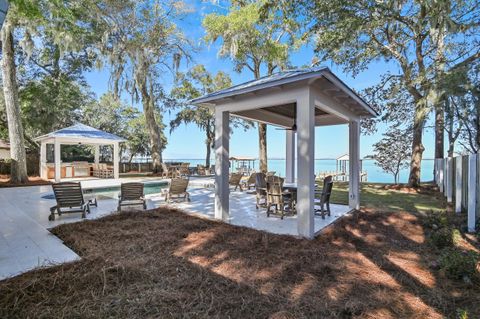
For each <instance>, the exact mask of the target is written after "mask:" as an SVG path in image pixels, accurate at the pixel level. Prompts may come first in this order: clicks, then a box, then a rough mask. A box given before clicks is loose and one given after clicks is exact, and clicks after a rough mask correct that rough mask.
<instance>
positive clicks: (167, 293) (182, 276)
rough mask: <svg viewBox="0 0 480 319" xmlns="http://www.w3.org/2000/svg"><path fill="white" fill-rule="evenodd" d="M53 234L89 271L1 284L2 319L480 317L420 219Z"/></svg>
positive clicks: (132, 219) (174, 216)
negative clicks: (276, 229)
mask: <svg viewBox="0 0 480 319" xmlns="http://www.w3.org/2000/svg"><path fill="white" fill-rule="evenodd" d="M53 232H54V233H55V234H56V235H57V236H59V237H60V238H62V239H63V240H64V241H65V243H66V244H67V245H68V246H69V247H71V248H72V249H74V250H75V251H76V252H78V253H79V254H80V255H81V256H82V260H81V261H78V262H75V263H70V264H65V265H61V266H56V267H52V268H47V269H41V270H37V271H33V272H29V273H26V274H24V275H21V276H18V277H15V278H12V279H9V280H6V281H3V282H0V317H1V318H33V317H39V318H62V317H69V318H79V317H83V318H87V317H88V318H94V317H95V318H97V317H101V318H106V317H122V318H149V317H150V318H152V317H155V318H157V317H158V318H165V317H177V318H178V317H197V318H228V317H231V318H313V317H316V318H319V317H328V318H429V319H433V318H442V317H444V316H448V317H452V318H454V317H455V316H456V313H457V311H458V309H465V310H468V312H469V315H470V317H469V318H479V317H480V307H479V306H478V305H480V286H479V283H478V281H477V280H476V279H475V281H474V283H473V285H470V286H467V285H466V284H464V283H460V282H453V281H450V280H448V279H446V278H444V277H443V276H442V275H441V273H440V272H439V271H437V270H431V269H430V268H429V267H428V265H429V264H430V262H432V260H435V258H436V257H437V256H436V254H437V252H436V251H435V250H432V248H431V247H430V246H429V245H427V244H426V242H425V230H424V229H423V226H422V220H421V217H417V216H414V215H412V214H408V213H380V212H357V213H355V214H353V215H351V216H347V217H345V218H343V219H341V220H340V221H339V222H337V223H336V224H335V225H334V226H333V227H330V228H328V229H327V230H326V231H325V232H324V233H323V234H322V235H321V236H319V237H318V238H317V239H315V240H312V241H308V240H301V239H294V238H292V237H289V236H280V235H272V234H266V233H263V232H259V231H255V230H252V229H247V228H242V227H236V226H232V225H228V224H224V223H219V222H215V221H210V220H205V219H201V218H197V217H193V216H189V215H187V214H184V213H181V212H178V211H176V210H173V209H168V208H160V209H157V210H153V211H147V212H137V213H135V212H130V213H121V214H116V215H111V216H107V217H105V218H103V219H99V220H90V221H85V222H80V223H75V224H66V225H61V226H58V227H56V228H55V229H53Z"/></svg>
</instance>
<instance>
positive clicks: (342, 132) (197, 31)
mask: <svg viewBox="0 0 480 319" xmlns="http://www.w3.org/2000/svg"><path fill="white" fill-rule="evenodd" d="M190 2H191V3H190V6H191V7H192V13H189V14H188V15H187V16H185V18H184V19H183V21H181V22H180V23H179V27H180V28H181V29H182V30H183V31H184V33H185V34H186V35H187V37H189V38H190V39H191V40H192V41H193V42H194V43H195V45H197V46H198V47H199V51H198V52H197V53H195V54H194V56H193V61H192V62H190V63H189V65H185V64H184V65H183V66H182V67H183V69H188V68H190V67H192V66H193V65H195V64H203V65H205V67H206V69H207V70H208V71H210V72H211V73H216V72H218V71H220V70H221V71H224V72H226V73H228V74H229V75H230V76H231V78H232V81H233V84H239V83H242V82H245V81H249V80H251V79H252V78H253V75H252V74H251V72H250V71H249V70H243V72H242V73H236V72H235V71H233V65H232V63H231V62H230V61H229V60H228V59H222V58H219V57H218V54H217V52H218V48H219V44H220V42H217V43H214V44H206V43H203V42H202V40H201V39H202V37H203V36H204V34H205V33H204V29H203V28H202V24H201V21H202V18H203V16H204V15H205V14H207V13H210V12H214V11H217V12H222V11H223V9H222V8H220V7H218V6H215V5H211V4H206V3H205V2H203V1H195V0H191V1H190ZM313 56H314V52H313V45H312V44H308V45H305V46H304V47H302V48H301V49H300V50H299V51H297V52H294V53H293V54H292V56H291V64H292V65H294V66H302V65H308V64H310V62H311V60H312V57H313ZM323 65H325V66H328V67H329V68H330V69H331V70H332V71H333V72H334V73H335V74H336V75H337V76H339V77H340V78H341V79H342V80H343V81H344V82H345V83H346V84H347V85H349V86H350V87H351V88H353V89H355V90H357V91H361V90H363V89H365V88H367V87H369V86H371V85H374V84H376V83H378V82H379V80H380V76H381V75H382V74H384V73H386V72H387V71H392V72H395V71H396V70H397V66H396V64H394V63H385V62H383V61H378V62H375V63H372V64H371V65H370V66H369V68H368V70H366V71H364V72H362V73H360V74H358V75H357V76H356V77H353V76H352V74H348V73H345V72H343V70H342V68H341V67H338V66H337V65H335V64H333V63H324V64H323ZM86 80H87V82H88V83H89V84H90V86H91V87H92V89H93V91H94V92H95V93H96V94H97V96H101V95H102V94H103V93H105V92H107V91H108V82H109V72H108V70H96V71H93V72H90V73H88V74H87V75H86ZM159 80H160V81H161V83H162V84H163V85H164V87H165V88H166V89H167V90H169V89H170V88H171V85H172V76H171V75H170V74H168V73H165V77H164V78H162V79H159ZM173 117H174V113H171V114H168V113H166V114H165V115H164V123H165V124H168V123H170V120H171V119H172V118H173ZM429 126H431V125H429ZM378 128H379V129H378V132H377V133H376V134H373V135H371V136H362V137H361V146H360V155H361V156H362V157H364V156H367V155H371V154H372V145H373V144H374V143H375V142H377V141H378V140H380V139H381V138H382V133H383V132H384V131H385V130H386V126H385V125H384V124H380V125H379V126H378ZM315 133H316V134H315V157H316V158H336V157H338V156H340V155H343V154H345V153H347V152H348V127H347V126H346V125H338V126H328V127H320V128H316V130H315ZM165 134H166V136H167V139H168V141H169V143H168V145H167V148H166V149H165V151H164V153H163V154H164V158H165V159H202V158H204V157H205V143H204V141H205V137H204V136H205V134H204V132H202V131H200V130H199V129H198V128H197V127H196V126H195V125H194V124H189V125H182V126H180V127H179V128H177V129H176V130H175V131H174V132H173V133H171V134H170V132H169V129H166V130H165ZM433 134H434V133H433V130H432V129H426V130H425V133H424V145H425V152H424V158H433V154H434V136H433ZM267 138H268V145H267V149H268V157H269V158H284V157H285V131H282V130H276V129H275V127H273V126H268V130H267ZM230 154H232V155H244V156H253V157H258V132H257V129H256V128H255V129H250V130H249V131H243V130H242V129H236V130H234V132H233V134H232V136H231V139H230Z"/></svg>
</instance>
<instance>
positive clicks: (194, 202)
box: [0, 178, 350, 280]
mask: <svg viewBox="0 0 480 319" xmlns="http://www.w3.org/2000/svg"><path fill="white" fill-rule="evenodd" d="M129 180H130V179H129ZM135 180H138V181H142V182H146V183H148V182H160V181H162V180H160V179H158V178H156V179H155V178H146V179H145V178H141V179H140V178H139V179H135ZM164 181H165V180H164ZM121 182H122V180H88V181H83V182H82V187H83V188H87V189H88V188H92V189H93V188H99V187H112V186H117V185H119V184H120V183H121ZM212 183H213V180H212V179H211V178H203V179H192V181H191V188H190V189H189V191H190V194H191V202H179V203H172V204H169V205H171V206H173V207H177V208H180V209H182V210H185V211H186V212H187V213H190V214H194V215H200V216H204V217H207V218H212V219H213V218H214V215H215V192H214V189H213V188H211V187H208V186H211V185H212ZM205 186H207V188H206V187H205ZM51 194H52V188H51V187H50V186H33V187H19V188H5V189H0V202H1V203H2V206H1V207H0V225H1V227H0V280H2V279H5V278H8V277H11V276H15V275H18V274H21V273H23V272H26V271H29V270H31V269H34V268H36V267H40V266H49V265H53V264H59V263H64V262H71V261H75V260H78V259H79V258H80V257H79V256H78V255H77V254H76V253H75V252H73V251H72V250H70V249H69V248H68V247H66V246H65V245H64V244H63V243H62V241H61V240H60V239H59V238H57V237H56V236H54V235H52V234H51V233H50V232H49V231H48V229H50V228H52V227H55V226H57V225H59V224H62V223H71V222H78V221H81V220H82V219H81V218H80V214H66V215H62V216H60V217H57V218H56V220H55V221H49V220H48V215H49V208H50V207H51V206H53V205H54V203H55V201H54V200H53V199H48V198H43V197H44V196H46V195H51ZM88 196H92V195H86V197H87V198H88ZM47 197H48V196H47ZM99 197H101V198H99V205H98V208H95V207H92V213H91V214H89V215H87V219H96V218H100V217H103V216H106V215H109V214H112V213H115V212H116V207H117V200H116V199H114V198H104V197H103V196H99ZM146 197H147V207H148V208H149V209H153V208H156V207H159V206H161V205H165V202H164V199H163V198H164V196H163V194H152V195H147V196H146ZM331 208H332V216H330V217H326V218H325V219H322V218H321V217H315V232H319V231H321V230H322V229H323V228H325V227H326V226H328V225H329V224H331V223H333V222H334V221H335V220H337V219H338V218H339V217H341V216H343V215H345V214H347V213H348V212H349V211H350V208H349V207H348V206H344V205H333V204H332V205H331ZM226 222H228V223H231V224H233V225H238V226H245V227H250V228H255V229H258V230H264V231H267V232H271V233H276V234H286V235H297V216H287V217H285V218H284V220H281V219H280V218H278V217H275V216H271V217H269V218H267V217H266V214H265V210H264V209H259V210H256V209H255V195H253V194H248V193H247V192H239V191H236V192H231V193H230V218H229V220H227V221H226Z"/></svg>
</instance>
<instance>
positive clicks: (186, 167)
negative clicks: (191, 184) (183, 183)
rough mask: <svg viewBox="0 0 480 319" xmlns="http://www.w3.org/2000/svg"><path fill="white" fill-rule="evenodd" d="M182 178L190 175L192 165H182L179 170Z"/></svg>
mask: <svg viewBox="0 0 480 319" xmlns="http://www.w3.org/2000/svg"><path fill="white" fill-rule="evenodd" d="M178 171H179V174H180V176H189V175H190V163H182V164H180V167H179V169H178Z"/></svg>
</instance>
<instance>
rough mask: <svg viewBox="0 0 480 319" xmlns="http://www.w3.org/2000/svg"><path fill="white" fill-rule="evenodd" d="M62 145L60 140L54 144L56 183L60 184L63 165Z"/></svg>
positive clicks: (56, 140)
mask: <svg viewBox="0 0 480 319" xmlns="http://www.w3.org/2000/svg"><path fill="white" fill-rule="evenodd" d="M61 155H62V154H61V144H60V141H59V140H58V139H55V142H54V157H55V182H57V183H58V182H60V179H61V175H60V174H61V171H62V163H61Z"/></svg>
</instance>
